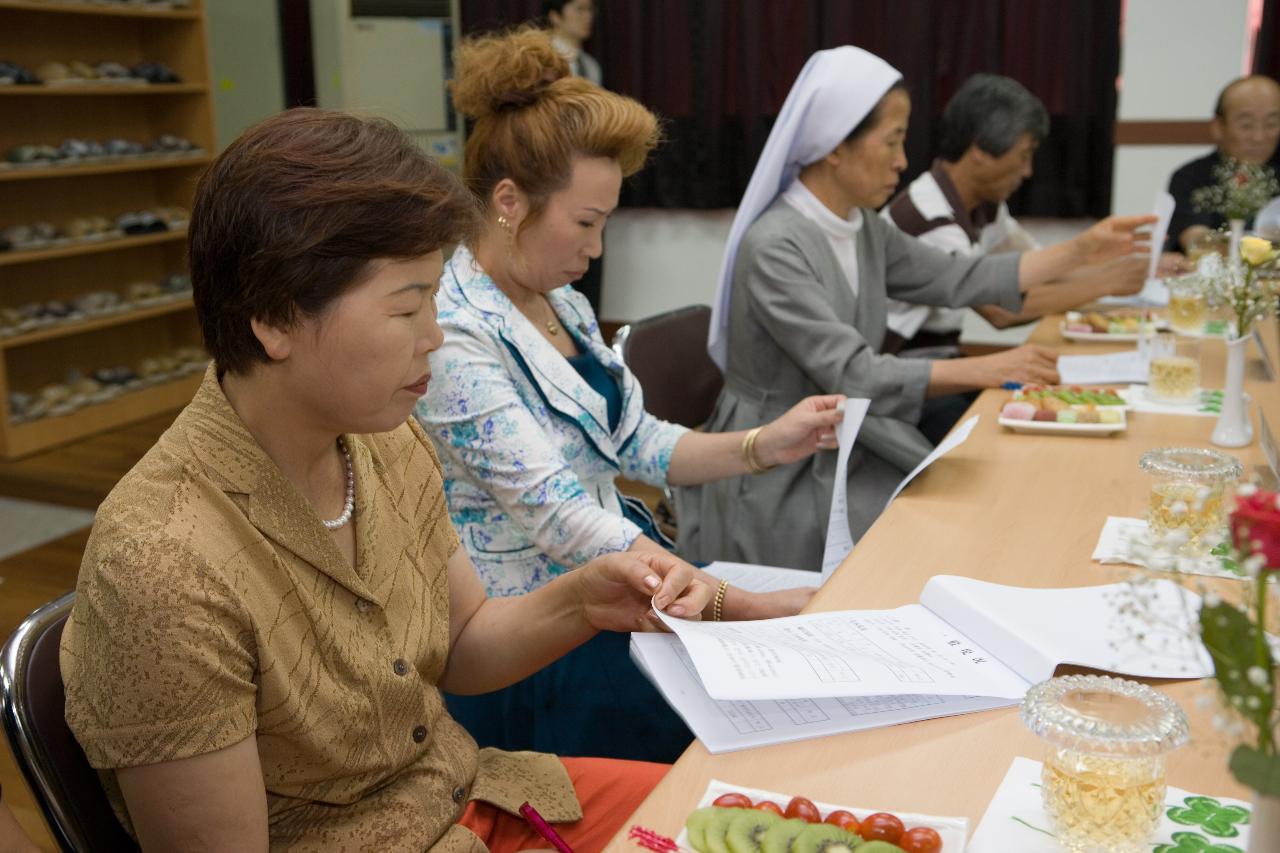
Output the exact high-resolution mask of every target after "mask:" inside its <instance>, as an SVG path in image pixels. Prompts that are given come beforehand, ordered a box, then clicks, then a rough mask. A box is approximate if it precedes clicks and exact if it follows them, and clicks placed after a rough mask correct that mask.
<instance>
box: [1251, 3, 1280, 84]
mask: <svg viewBox="0 0 1280 853" xmlns="http://www.w3.org/2000/svg"><path fill="white" fill-rule="evenodd" d="M1253 73H1254V74H1265V75H1267V76H1268V77H1270V78H1271V79H1272V80H1280V0H1263V4H1262V26H1260V27H1259V28H1258V38H1257V40H1256V41H1254V43H1253Z"/></svg>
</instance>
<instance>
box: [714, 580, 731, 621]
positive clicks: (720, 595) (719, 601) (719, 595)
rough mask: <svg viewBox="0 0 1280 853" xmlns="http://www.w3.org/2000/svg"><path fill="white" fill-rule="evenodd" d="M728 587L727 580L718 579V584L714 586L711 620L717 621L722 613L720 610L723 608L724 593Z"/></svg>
mask: <svg viewBox="0 0 1280 853" xmlns="http://www.w3.org/2000/svg"><path fill="white" fill-rule="evenodd" d="M728 588H729V582H728V581H720V586H718V587H716V603H715V606H714V607H712V608H711V619H712V621H715V622H719V621H720V617H721V616H722V615H723V614H722V613H721V611H722V610H723V609H724V593H725V590H727V589H728Z"/></svg>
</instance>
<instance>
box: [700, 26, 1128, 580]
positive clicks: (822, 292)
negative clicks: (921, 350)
mask: <svg viewBox="0 0 1280 853" xmlns="http://www.w3.org/2000/svg"><path fill="white" fill-rule="evenodd" d="M909 113H910V98H909V96H908V95H907V92H906V89H905V87H904V86H903V85H902V77H901V74H899V73H898V71H897V70H895V69H894V68H893V67H892V66H890V65H889V64H888V63H886V62H885V61H884V60H882V59H880V58H879V57H877V56H874V55H872V54H870V53H868V52H866V51H864V50H861V49H859V48H856V47H839V48H834V49H832V50H824V51H819V52H818V53H816V54H814V55H813V56H812V57H811V58H810V59H809V61H808V63H806V65H805V66H804V69H803V70H802V71H801V72H800V76H799V77H798V78H797V79H796V82H795V84H794V85H793V87H792V89H791V92H790V94H789V95H788V96H787V99H786V102H785V103H784V104H783V107H782V111H781V113H780V114H779V116H778V120H777V122H776V123H775V125H774V127H773V130H772V132H771V133H770V135H769V139H768V142H767V143H766V144H765V148H764V152H763V153H762V155H761V157H760V161H759V162H758V163H757V164H756V169H755V172H754V173H753V175H752V177H751V181H750V183H749V184H748V186H747V191H746V194H745V195H744V196H743V200H742V204H741V206H740V207H739V209H738V213H737V216H736V217H735V219H734V222H733V227H732V229H731V230H730V235H729V244H728V246H727V248H726V250H725V257H724V262H723V265H722V268H721V272H720V281H719V290H718V292H717V295H716V301H715V304H714V305H713V316H712V326H711V333H710V339H709V341H708V348H709V350H710V352H711V356H712V358H713V359H715V361H716V362H717V363H718V364H719V365H720V367H721V369H722V370H723V371H724V373H725V386H724V390H723V391H722V392H721V395H720V398H719V400H718V401H717V404H716V410H715V412H714V414H713V415H712V418H711V421H710V422H709V423H708V424H707V429H708V430H709V431H713V432H720V431H729V430H737V429H741V428H743V427H744V426H750V425H754V424H757V423H762V422H766V421H768V420H770V419H772V418H774V417H776V416H777V415H778V414H780V413H781V412H784V411H786V410H787V409H788V408H789V407H790V406H792V405H794V404H795V402H796V401H798V400H800V399H802V398H804V397H806V396H809V395H813V394H829V393H843V394H846V395H848V396H850V397H867V398H869V399H870V400H871V406H870V410H869V413H868V416H867V418H866V420H865V422H864V423H863V426H862V429H861V431H860V433H859V436H858V440H857V443H856V444H855V446H854V448H853V451H852V454H851V456H850V461H849V484H848V494H849V504H848V505H849V522H850V528H851V530H852V531H853V535H854V537H855V539H856V538H858V537H860V536H861V535H862V533H864V532H865V531H866V529H867V528H868V527H870V525H871V523H872V522H873V521H874V520H875V519H876V517H877V516H878V515H879V514H880V512H881V511H882V510H883V509H884V506H885V503H886V501H887V500H888V498H889V495H890V494H891V493H892V490H893V488H894V486H896V485H897V483H898V482H899V481H900V480H901V478H902V477H903V476H905V474H906V473H907V472H908V471H910V470H911V469H912V468H914V467H915V466H916V465H917V464H918V463H919V462H920V461H921V460H923V458H924V457H925V456H926V455H928V453H929V451H930V450H931V449H932V448H931V445H930V443H929V441H928V440H927V439H926V438H925V437H924V435H923V434H922V433H921V432H920V431H919V429H917V427H916V424H917V423H918V422H919V421H920V418H921V413H922V409H923V406H924V402H925V399H926V397H931V396H940V395H947V394H955V393H958V392H961V391H967V390H972V389H973V388H975V387H981V384H982V383H978V384H974V383H973V382H972V381H969V382H967V383H966V382H965V381H962V380H961V377H962V376H966V374H963V373H960V374H957V373H956V372H954V370H953V365H952V364H950V363H948V362H946V361H937V362H934V361H928V360H923V359H900V358H896V357H894V356H886V355H881V354H880V353H879V350H880V346H881V344H882V343H883V340H884V334H885V330H886V325H885V318H886V311H887V300H888V298H889V297H890V296H892V297H894V298H896V299H900V300H902V301H905V302H915V303H921V304H927V305H949V306H956V307H959V306H964V305H978V304H983V303H984V302H985V303H994V304H998V305H1001V306H1003V307H1006V308H1008V309H1009V310H1011V311H1016V310H1018V308H1019V306H1020V305H1021V303H1022V293H1023V292H1025V291H1026V290H1027V289H1029V288H1030V287H1032V286H1034V285H1036V284H1039V283H1041V282H1044V281H1047V280H1048V279H1050V278H1051V277H1054V276H1056V275H1061V274H1062V273H1064V272H1067V271H1069V270H1070V269H1072V268H1073V267H1074V266H1076V265H1078V264H1083V263H1091V262H1099V261H1102V260H1105V259H1109V258H1111V257H1115V256H1117V255H1121V254H1125V253H1129V252H1133V251H1135V248H1136V246H1135V238H1134V233H1133V232H1134V229H1135V228H1136V227H1138V226H1140V225H1143V224H1145V223H1148V222H1150V221H1151V220H1152V217H1130V218H1127V219H1108V220H1104V221H1103V222H1101V223H1099V224H1098V225H1095V226H1094V227H1093V228H1091V229H1089V231H1087V232H1085V233H1084V234H1082V235H1081V236H1080V237H1077V238H1076V239H1074V240H1071V241H1068V242H1066V243H1062V244H1058V245H1056V246H1054V247H1051V248H1049V249H1042V250H1038V251H1035V252H1028V253H1024V254H1021V255H1019V254H1005V255H996V256H988V257H980V258H957V257H952V256H951V255H948V254H945V253H943V252H941V251H938V250H936V249H933V248H930V247H928V246H925V245H924V244H922V243H919V242H917V241H916V240H915V239H913V238H911V237H908V236H906V235H905V234H903V233H902V232H900V231H898V230H897V229H896V228H895V227H894V226H893V225H892V224H890V223H888V222H886V221H884V220H883V219H881V218H880V217H878V216H875V215H874V210H875V208H878V207H880V206H881V205H883V204H884V203H885V202H887V201H888V200H889V198H890V196H891V195H892V194H893V192H894V190H895V188H896V186H897V183H898V176H899V173H900V172H901V171H902V170H904V169H905V168H906V165H907V163H906V156H905V154H904V153H903V143H904V140H905V135H906V127H907V119H908V117H909ZM994 358H996V359H998V358H1000V357H999V356H997V357H994ZM1004 358H1005V359H1006V360H1008V359H1009V356H1007V355H1006V356H1004ZM956 361H973V360H965V359H957V360H956ZM987 366H988V367H989V368H990V369H989V371H988V373H989V374H990V376H991V378H992V380H993V382H992V383H991V384H995V385H998V384H1000V382H1003V381H1005V380H1007V379H1009V378H1015V377H1011V376H1008V375H1005V376H1002V377H1001V378H999V379H998V380H997V379H995V377H996V376H997V375H999V374H1000V373H1001V372H1002V368H1003V367H1004V365H1003V364H1002V362H1000V361H998V360H996V361H993V362H988V363H987ZM1011 366H1012V365H1010V367H1011ZM972 375H974V372H973V371H970V373H969V374H967V376H972ZM834 471H835V454H819V455H817V456H814V457H810V458H809V459H808V460H806V461H805V462H803V463H800V464H798V465H792V466H789V467H787V468H785V469H784V468H778V469H774V470H771V471H768V472H766V473H763V474H761V475H758V476H754V477H737V478H731V479H728V480H722V481H719V482H716V483H711V484H708V485H703V486H697V487H690V488H682V489H680V490H679V491H678V493H677V499H678V506H679V518H680V549H681V553H682V555H684V556H686V557H687V558H690V559H695V560H703V559H707V560H709V559H720V560H734V561H741V562H749V563H757V564H763V565H775V566H787V567H791V568H798V569H808V570H814V571H816V570H818V569H819V568H820V565H821V556H822V547H823V538H824V532H825V530H826V521H827V515H828V512H829V507H830V501H831V491H832V483H833V479H832V478H833V476H834Z"/></svg>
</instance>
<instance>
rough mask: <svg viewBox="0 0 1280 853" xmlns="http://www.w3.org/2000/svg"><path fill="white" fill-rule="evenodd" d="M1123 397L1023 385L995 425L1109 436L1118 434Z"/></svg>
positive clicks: (1123, 424) (1103, 390)
mask: <svg viewBox="0 0 1280 853" xmlns="http://www.w3.org/2000/svg"><path fill="white" fill-rule="evenodd" d="M1124 407H1125V401H1124V398H1123V397H1121V396H1120V395H1119V394H1117V393H1116V392H1115V391H1112V390H1110V389H1107V388H1082V387H1080V386H1079V385H1069V386H1068V385H1060V386H1046V385H1025V386H1023V387H1022V388H1019V389H1018V390H1017V391H1014V392H1013V397H1012V398H1011V399H1010V400H1009V401H1008V402H1007V403H1005V404H1004V406H1003V407H1002V408H1001V409H1000V418H999V420H998V421H997V423H999V424H1000V426H1003V427H1008V428H1009V429H1011V430H1013V431H1014V432H1023V433H1041V434H1043V433H1049V434H1058V435H1108V434H1110V433H1113V432H1121V431H1122V430H1124V429H1125V428H1126V427H1127V426H1128V423H1127V421H1126V420H1125V408H1124Z"/></svg>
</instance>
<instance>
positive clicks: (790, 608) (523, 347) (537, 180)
mask: <svg viewBox="0 0 1280 853" xmlns="http://www.w3.org/2000/svg"><path fill="white" fill-rule="evenodd" d="M455 68H456V73H457V77H456V79H455V80H454V82H453V100H454V104H455V106H456V107H457V109H458V112H460V113H461V114H463V115H464V116H466V117H467V118H469V119H471V120H472V121H473V123H474V126H473V127H472V130H471V132H470V135H469V136H468V139H467V145H466V150H465V154H464V159H463V176H464V178H465V180H466V183H467V185H468V186H469V187H470V188H471V190H472V191H473V192H474V193H475V194H476V197H477V198H478V199H479V202H480V206H481V208H482V211H483V217H484V223H483V226H482V229H481V232H480V234H479V235H478V236H477V237H476V238H475V239H473V240H472V241H470V242H469V243H468V244H467V245H466V246H463V247H461V248H459V249H458V251H457V252H455V253H454V255H453V257H452V259H451V260H450V261H449V263H448V264H446V266H445V271H444V276H443V278H442V279H441V287H440V323H441V325H442V326H443V328H444V333H445V342H444V344H443V346H442V347H441V348H440V350H438V351H437V352H436V353H434V354H433V355H432V364H433V367H434V370H435V375H436V376H439V377H442V379H441V381H439V382H433V383H432V386H431V390H430V391H429V392H428V394H427V396H426V397H424V398H423V399H422V401H421V402H420V403H419V404H418V408H417V410H416V414H417V417H418V420H419V421H420V422H421V424H422V425H423V427H425V428H426V430H427V431H428V433H429V434H431V435H432V436H433V437H434V438H435V439H436V444H437V447H438V448H439V449H440V453H441V459H442V462H443V464H444V470H445V481H446V485H445V490H446V494H447V496H448V501H449V511H450V514H451V515H452V518H453V521H454V524H455V526H456V527H457V528H458V531H459V534H460V535H461V537H462V541H463V545H464V546H465V547H466V548H467V550H468V551H469V552H470V554H471V559H472V562H473V563H475V565H476V568H477V569H478V570H479V572H480V576H481V578H482V580H483V581H484V584H485V587H486V588H487V589H488V591H489V594H490V595H492V596H508V595H518V594H521V593H525V592H529V591H531V590H535V589H539V588H541V587H542V586H543V585H545V584H547V583H550V582H553V581H554V579H556V578H557V577H560V576H563V575H565V574H566V573H568V574H570V576H571V575H572V574H573V571H572V570H574V569H576V568H577V567H578V566H581V565H583V564H584V563H587V562H588V561H590V560H592V559H594V558H596V557H598V556H600V555H602V554H609V553H620V552H630V553H667V552H668V550H669V549H670V548H671V547H672V543H670V542H669V541H668V540H666V539H665V537H663V535H662V534H661V533H660V532H659V530H658V528H657V526H656V525H655V524H654V522H653V519H652V517H651V516H650V515H649V513H648V511H647V510H646V509H645V508H644V506H643V505H642V504H640V503H639V502H638V501H631V500H628V499H625V498H624V497H623V496H622V495H621V494H620V492H619V491H618V489H617V487H616V486H615V484H614V480H615V479H616V478H617V477H618V476H619V475H621V476H625V477H629V478H631V479H633V480H640V481H643V482H647V483H651V484H654V485H659V486H665V485H667V484H693V483H705V482H710V481H712V480H718V479H722V478H727V477H742V476H743V475H746V474H749V473H754V472H757V471H761V470H765V469H767V468H771V467H773V466H774V465H779V464H787V463H792V462H795V461H797V460H800V459H803V458H805V457H807V456H809V455H810V454H812V453H813V452H814V451H815V450H817V449H818V448H819V447H830V446H834V435H833V432H832V431H833V428H834V425H835V424H836V423H837V422H838V420H839V418H840V417H841V413H840V412H839V411H838V410H837V408H836V407H837V404H838V403H839V401H840V400H841V399H842V398H841V397H840V396H839V395H832V396H826V397H813V398H809V399H807V400H804V401H802V402H801V403H799V404H798V405H796V406H794V407H793V408H792V409H791V410H790V411H789V412H787V413H786V414H784V415H783V416H781V417H779V418H778V419H777V420H776V421H774V422H772V423H769V424H767V425H765V426H764V427H763V429H754V430H743V431H740V432H736V433H721V434H708V433H703V432H695V431H691V430H688V429H686V428H684V427H682V426H679V425H676V424H671V423H666V422H663V421H661V420H658V419H657V418H655V417H653V416H651V415H649V414H647V413H646V412H645V410H644V401H643V395H642V393H641V389H640V386H639V384H638V383H637V381H636V379H635V377H634V376H633V375H632V374H631V372H630V371H629V370H628V369H627V367H626V365H625V364H624V363H623V362H622V361H621V359H620V358H619V357H618V356H617V355H616V354H615V353H614V352H613V351H612V350H611V349H610V348H609V347H608V346H606V344H605V342H604V340H603V339H602V338H601V335H600V329H599V326H598V324H597V322H596V317H595V314H594V313H593V312H592V310H591V308H590V306H589V305H588V304H587V302H586V300H585V299H584V298H583V297H582V295H581V294H580V293H578V292H577V291H575V290H574V288H573V287H572V286H571V284H570V283H571V282H573V281H574V280H576V279H577V278H578V277H579V276H581V275H582V273H583V271H584V270H585V269H586V267H587V263H588V261H589V260H590V259H591V258H594V257H597V256H598V255H599V254H600V251H601V239H602V232H603V231H604V227H605V223H606V222H607V221H608V219H609V216H610V215H611V214H612V213H613V211H614V209H615V208H616V207H617V206H618V194H619V191H620V188H621V185H622V180H623V178H625V177H627V176H629V175H631V174H633V173H635V172H636V171H638V170H639V169H640V168H641V166H643V164H644V161H645V159H646V157H647V156H648V154H649V152H650V151H651V150H652V149H653V148H654V146H655V145H656V144H657V142H658V139H659V135H660V130H659V126H658V120H657V118H656V117H655V116H654V115H653V113H651V112H649V110H647V109H645V108H644V107H643V106H642V105H640V104H639V103H638V102H636V101H634V100H632V99H631V98H626V97H623V96H621V95H618V94H615V93H612V92H608V91H606V90H604V89H601V88H600V87H598V86H596V85H595V84H593V83H591V82H589V81H587V80H584V79H582V78H580V77H574V76H571V75H570V73H569V66H568V65H567V63H566V62H565V60H564V58H563V57H562V56H561V55H560V54H559V53H558V52H557V51H556V49H555V48H554V47H553V45H552V44H551V41H550V39H549V38H548V37H547V35H546V33H544V32H542V31H539V30H535V29H525V30H519V31H515V32H512V33H507V34H503V35H491V36H485V37H481V38H477V39H472V40H469V41H467V42H464V43H463V44H462V45H461V46H460V48H459V49H458V52H457V57H456V60H455ZM704 580H705V581H706V582H707V583H708V584H710V585H712V586H713V588H715V589H716V590H717V592H719V593H721V594H720V595H719V596H718V599H719V606H714V605H713V606H711V607H708V608H707V609H706V610H705V611H704V612H703V614H702V616H703V618H704V619H713V618H725V619H751V618H763V617H769V616H783V615H790V614H793V613H795V612H797V611H798V610H799V609H800V608H801V607H802V606H803V605H804V604H805V603H806V602H807V601H808V599H809V597H810V595H811V594H812V590H811V589H807V588H806V589H793V590H784V591H781V592H776V593H771V594H766V595H759V594H750V593H746V592H744V591H742V590H739V589H734V588H731V587H727V586H722V585H721V583H720V581H719V580H717V579H715V578H712V577H710V576H704ZM450 709H451V711H452V712H453V713H454V714H455V715H456V716H457V717H458V719H459V720H460V721H461V722H462V723H463V724H464V725H466V726H467V727H468V728H469V730H470V731H471V732H472V734H473V735H474V736H475V737H477V739H478V740H479V741H480V742H481V743H483V744H489V745H495V746H502V747H504V748H513V749H514V748H526V749H527V748H534V749H546V750H551V751H562V752H564V753H567V754H571V755H577V754H586V755H609V756H613V757H626V758H647V759H650V760H670V759H673V758H674V757H675V756H677V755H678V754H679V753H680V752H681V751H682V750H683V749H684V747H685V746H687V745H688V743H689V740H690V735H689V732H688V730H687V729H686V728H685V726H684V725H683V723H681V721H680V720H679V718H678V717H677V716H675V715H674V714H673V713H672V712H671V711H670V710H669V709H668V707H667V706H666V703H665V702H664V701H663V700H662V698H661V697H660V696H659V694H658V693H657V692H656V691H655V690H654V689H653V688H652V686H650V685H649V684H648V682H647V681H646V680H645V679H644V677H643V676H642V675H641V674H640V672H639V671H638V670H637V669H636V667H635V665H634V664H633V663H632V662H631V661H630V659H629V657H628V654H627V641H626V638H623V637H613V638H598V639H596V640H593V641H592V642H590V643H588V644H587V645H585V646H583V647H581V648H579V649H577V650H575V651H574V652H573V653H571V654H570V655H569V656H567V657H566V658H564V659H562V660H561V661H559V662H558V663H557V664H556V665H554V666H552V667H549V668H548V669H546V670H543V671H542V672H540V673H538V674H537V675H535V676H534V677H533V678H531V679H528V680H526V681H525V682H523V683H521V684H518V685H515V686H514V687H512V688H510V689H509V690H507V691H505V692H503V693H501V694H496V695H494V696H484V697H474V698H468V699H464V698H458V699H457V700H455V699H453V698H452V697H451V699H450Z"/></svg>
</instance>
